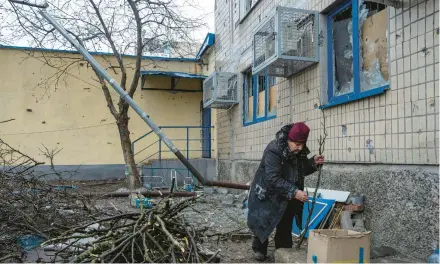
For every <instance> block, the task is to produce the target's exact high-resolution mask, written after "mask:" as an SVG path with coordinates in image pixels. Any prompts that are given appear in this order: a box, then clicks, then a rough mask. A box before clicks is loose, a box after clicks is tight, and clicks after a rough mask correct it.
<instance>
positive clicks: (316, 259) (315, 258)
mask: <svg viewBox="0 0 440 264" xmlns="http://www.w3.org/2000/svg"><path fill="white" fill-rule="evenodd" d="M312 261H313V263H318V257H317V256H316V255H313V256H312Z"/></svg>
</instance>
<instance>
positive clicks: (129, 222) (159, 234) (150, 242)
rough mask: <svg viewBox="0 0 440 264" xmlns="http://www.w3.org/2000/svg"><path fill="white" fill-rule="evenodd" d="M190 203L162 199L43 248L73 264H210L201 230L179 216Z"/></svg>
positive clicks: (75, 231) (85, 227) (74, 230)
mask: <svg viewBox="0 0 440 264" xmlns="http://www.w3.org/2000/svg"><path fill="white" fill-rule="evenodd" d="M194 200H195V199H194V198H190V199H185V200H181V201H179V202H177V203H175V204H171V203H170V198H166V199H164V200H162V201H161V202H159V204H158V205H156V206H155V207H154V208H152V209H142V208H141V210H140V212H135V213H127V214H120V215H115V216H112V217H107V218H103V219H100V220H97V221H93V222H91V223H87V224H84V225H80V226H77V227H74V228H72V229H70V230H68V231H67V232H65V233H63V234H61V235H60V236H58V237H56V238H53V239H51V240H48V241H46V242H45V243H44V244H43V246H44V247H46V248H52V249H53V250H55V251H56V257H58V259H57V261H59V260H66V261H68V262H74V263H90V262H105V263H127V262H148V263H151V262H154V263H158V262H166V263H171V262H173V263H176V262H179V263H183V262H185V263H188V262H190V263H194V262H210V261H212V260H213V259H214V258H215V257H216V254H213V253H212V252H209V251H206V250H205V249H202V247H201V240H200V239H201V238H202V234H201V233H202V232H203V231H201V230H196V229H195V228H194V227H193V226H191V225H190V224H189V223H187V222H185V220H184V218H183V217H182V216H181V214H180V212H181V211H182V210H184V209H185V208H187V207H188V206H190V204H191V203H192V202H193V201H194Z"/></svg>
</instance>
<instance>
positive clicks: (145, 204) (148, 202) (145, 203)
mask: <svg viewBox="0 0 440 264" xmlns="http://www.w3.org/2000/svg"><path fill="white" fill-rule="evenodd" d="M136 207H137V208H140V207H141V201H140V200H139V198H136ZM142 207H143V208H152V207H153V204H152V203H151V199H150V198H142Z"/></svg>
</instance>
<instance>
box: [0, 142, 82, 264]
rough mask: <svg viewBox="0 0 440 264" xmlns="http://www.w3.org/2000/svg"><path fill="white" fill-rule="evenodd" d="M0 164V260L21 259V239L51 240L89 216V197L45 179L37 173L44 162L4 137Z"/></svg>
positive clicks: (53, 172)
mask: <svg viewBox="0 0 440 264" xmlns="http://www.w3.org/2000/svg"><path fill="white" fill-rule="evenodd" d="M0 163H1V167H0V261H13V260H15V261H20V260H21V258H22V257H23V253H24V252H23V251H22V250H21V249H20V247H19V246H18V243H21V244H26V242H25V241H24V240H23V239H22V240H20V238H23V237H25V238H26V236H29V235H36V236H37V237H38V239H48V238H50V237H52V236H56V235H58V234H61V233H62V232H63V231H65V228H66V227H68V226H71V225H74V224H76V223H78V222H81V221H84V220H86V219H87V218H88V217H89V214H90V212H89V211H88V210H85V209H86V208H89V206H88V204H89V202H88V200H87V199H82V198H81V197H80V196H77V195H75V194H74V193H72V192H70V191H68V188H62V186H53V185H51V184H49V183H47V182H46V181H44V180H42V179H41V177H40V176H39V175H37V174H36V173H35V172H34V168H35V167H37V166H38V165H41V164H42V163H41V162H37V161H36V160H34V159H33V158H31V157H29V156H27V155H26V154H23V153H21V152H20V151H18V150H16V149H14V148H13V147H11V146H10V145H8V144H7V143H5V142H4V141H2V140H1V139H0ZM56 173H57V172H55V171H52V172H50V173H48V174H56ZM64 187H67V186H64ZM26 247H29V245H27V246H26Z"/></svg>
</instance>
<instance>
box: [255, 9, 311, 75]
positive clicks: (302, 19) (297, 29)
mask: <svg viewBox="0 0 440 264" xmlns="http://www.w3.org/2000/svg"><path fill="white" fill-rule="evenodd" d="M318 32H319V28H318V12H315V11H310V10H303V9H296V8H290V7H283V6H277V7H276V11H275V14H273V15H271V16H269V17H268V18H267V19H266V20H264V21H262V22H261V23H260V24H259V25H258V26H257V28H256V30H255V31H254V34H253V37H254V41H253V63H252V74H258V75H269V76H278V77H290V76H292V75H295V74H297V73H299V72H301V71H303V70H305V69H306V68H308V67H310V66H311V65H313V64H315V63H317V62H318V61H319V46H318Z"/></svg>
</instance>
